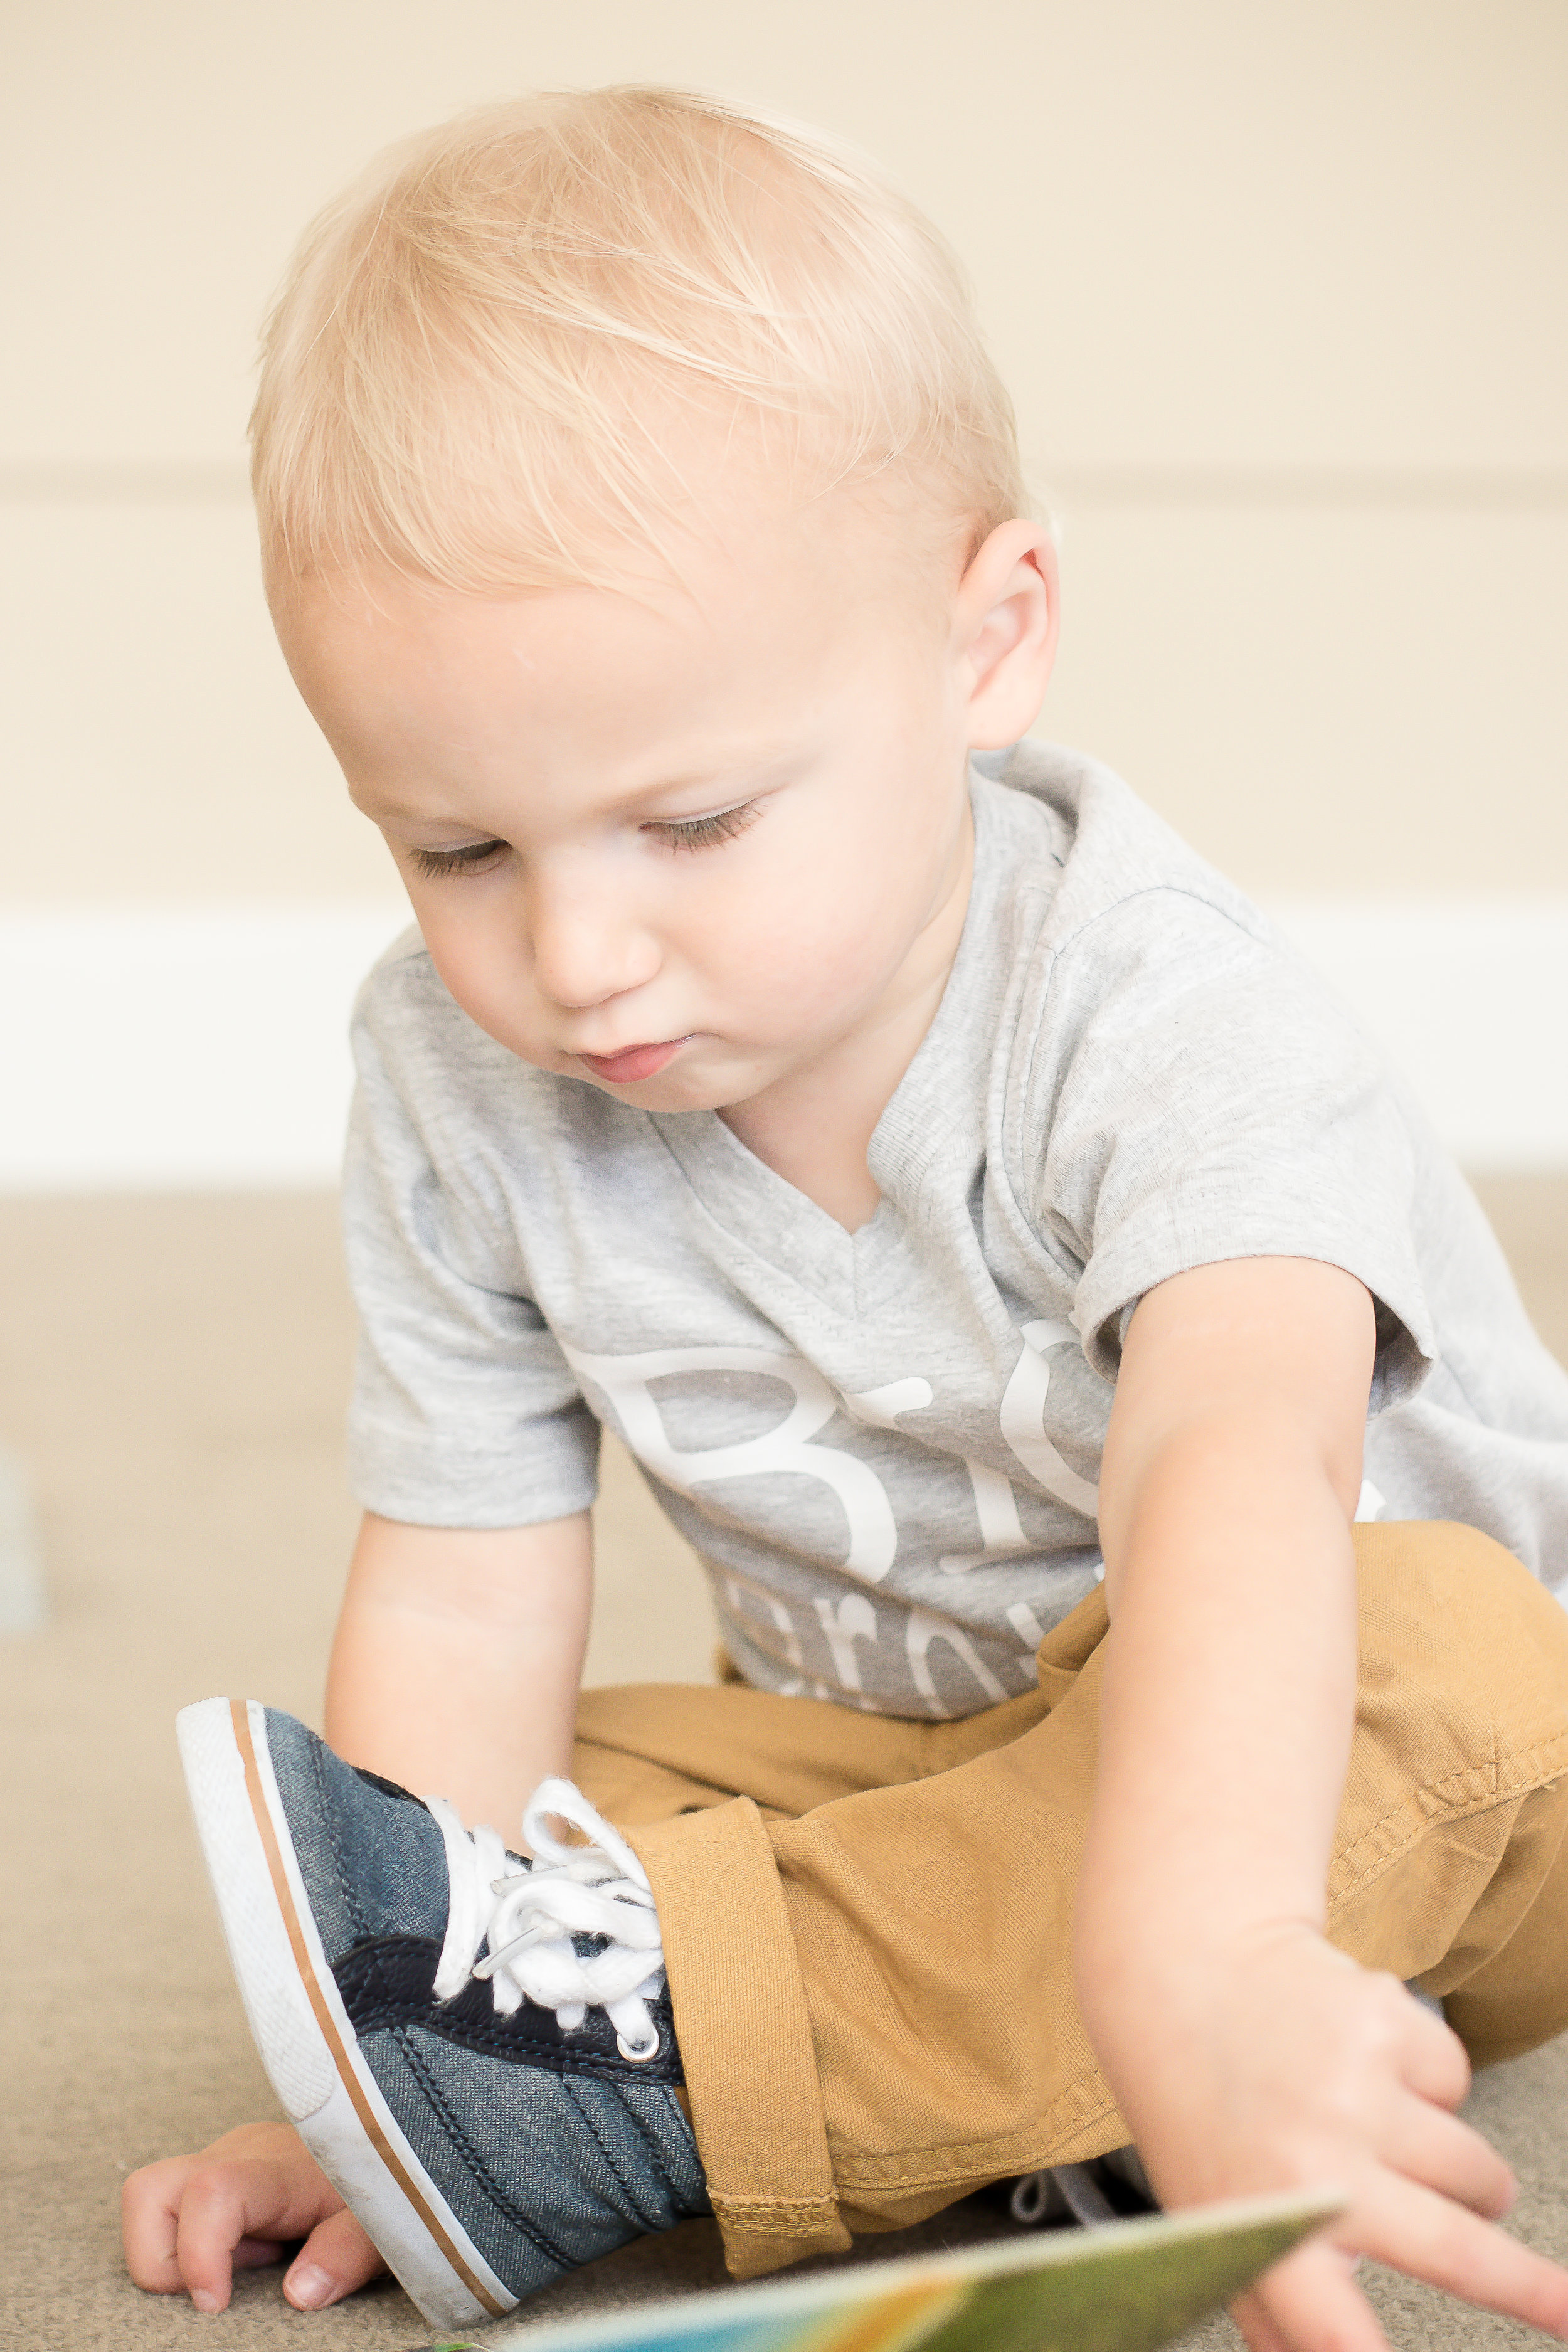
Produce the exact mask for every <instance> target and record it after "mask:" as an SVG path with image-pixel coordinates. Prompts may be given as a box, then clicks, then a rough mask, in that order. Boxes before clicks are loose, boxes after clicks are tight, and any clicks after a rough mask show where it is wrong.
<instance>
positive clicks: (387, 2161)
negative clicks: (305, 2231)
mask: <svg viewBox="0 0 1568 2352" xmlns="http://www.w3.org/2000/svg"><path fill="white" fill-rule="evenodd" d="M228 1706H229V1714H230V1716H231V1717H233V1720H234V1737H235V1741H236V1744H237V1747H238V1748H239V1753H240V1758H241V1760H242V1761H243V1763H244V1765H245V1786H246V1792H247V1795H248V1796H249V1799H250V1810H251V1811H252V1813H253V1814H254V1815H255V1817H256V1826H257V1828H258V1831H259V1832H260V1833H261V1846H262V1851H263V1853H265V1854H266V1856H267V1867H268V1870H269V1871H270V1872H271V1874H272V1891H273V1893H274V1895H276V1896H277V1897H278V1908H279V1911H281V1913H282V1914H283V1925H284V1926H285V1927H286V1928H287V1929H288V1931H289V1949H290V1950H291V1951H292V1953H293V1955H294V1965H295V1967H296V1968H297V1969H299V1971H300V1982H301V1983H302V1984H303V1986H304V1988H305V1991H306V1994H307V1995H308V1997H309V1999H310V2007H311V2009H312V2010H313V2011H315V2016H316V2022H317V2024H318V2025H319V2026H320V2027H321V2032H322V2035H323V2036H324V2038H325V2041H326V2044H327V2047H328V2049H329V2050H330V2051H331V2053H332V2063H333V2064H334V2065H335V2066H336V2068H337V2070H338V2078H339V2080H340V2081H341V2082H342V2086H343V2088H344V2090H345V2091H346V2092H347V2093H348V2095H349V2097H350V2098H351V2099H352V2100H353V2109H354V2113H355V2115H357V2116H358V2117H359V2119H360V2122H361V2123H362V2124H363V2126H364V2133H365V2137H366V2138H367V2139H368V2140H369V2141H370V2143H371V2146H372V2147H374V2150H375V2152H376V2154H377V2156H379V2157H380V2158H381V2160H382V2162H383V2164H384V2165H385V2167H386V2168H387V2170H388V2172H390V2173H391V2175H392V2177H393V2179H395V2181H396V2183H397V2185H398V2187H399V2188H400V2189H402V2191H403V2193H404V2195H405V2197H406V2198H407V2200H408V2202H409V2203H410V2205H412V2206H413V2208H414V2210H415V2211H416V2213H417V2214H418V2216H419V2218H420V2220H421V2221H423V2222H424V2224H425V2227H426V2229H427V2230H428V2231H429V2232H430V2235H431V2236H432V2237H433V2238H434V2239H435V2241H436V2243H437V2245H438V2246H439V2247H440V2249H441V2252H443V2253H444V2254H445V2255H446V2257H447V2261H448V2262H449V2263H451V2265H452V2268H453V2269H454V2270H455V2271H456V2272H457V2273H458V2277H459V2278H460V2279H461V2280H462V2282H463V2284H464V2285H465V2286H466V2287H467V2288H468V2293H469V2294H471V2295H472V2296H473V2297H474V2299H475V2301H476V2302H477V2303H479V2304H480V2305H483V2307H484V2309H485V2310H486V2311H488V2312H489V2315H490V2316H491V2317H492V2318H494V2319H504V2318H505V2316H506V2315H507V2313H508V2311H509V2310H510V2308H511V2306H510V2304H504V2303H498V2302H497V2301H496V2299H495V2297H494V2295H493V2294H491V2293H490V2291H489V2288H488V2287H487V2286H485V2285H484V2284H483V2283H482V2282H481V2281H480V2280H479V2279H477V2278H476V2277H475V2276H474V2273H473V2272H472V2271H471V2270H470V2269H469V2268H468V2263H466V2262H465V2261H464V2260H463V2257H462V2255H461V2254H460V2253H459V2252H458V2249H457V2247H456V2246H455V2245H454V2244H453V2243H452V2241H451V2239H450V2237H449V2236H448V2235H447V2231H446V2230H445V2229H444V2228H443V2227H442V2225H441V2222H440V2220H439V2219H438V2217H437V2215H436V2214H435V2213H433V2212H432V2211H431V2210H430V2206H429V2203H428V2201H427V2200H426V2197H425V2195H424V2193H423V2191H422V2190H421V2189H419V2187H418V2186H417V2184H416V2182H415V2181H414V2180H413V2179H410V2177H409V2173H408V2168H407V2167H406V2166H405V2163H404V2162H403V2159H402V2158H401V2157H400V2156H399V2155H398V2153H397V2151H396V2149H395V2147H393V2145H392V2143H391V2141H390V2140H389V2139H388V2138H387V2137H386V2134H385V2132H384V2130H383V2129H382V2126H381V2120H380V2117H379V2116H377V2115H376V2113H375V2110H374V2108H373V2107H372V2105H371V2104H370V2102H369V2100H368V2099H367V2098H366V2097H365V2095H364V2085H363V2083H362V2082H361V2081H360V2079H359V2076H358V2074H356V2073H355V2072H354V2066H353V2059H352V2058H351V2057H350V2056H349V2053H348V2052H347V2051H346V2050H345V2049H344V2048H343V2045H342V2040H341V2038H340V2036H339V2033H338V2028H337V2021H336V2019H335V2018H334V2017H333V2015H332V2013H331V2010H330V2009H329V2008H328V2007H327V2003H326V2000H325V1997H324V1995H323V1994H322V1991H321V1986H320V1985H319V1984H318V1983H317V1981H316V1971H315V1969H314V1968H313V1967H312V1966H311V1964H310V1952H309V1950H308V1948H307V1947H306V1943H305V1936H304V1931H303V1929H302V1928H301V1927H300V1918H299V1914H298V1913H297V1912H296V1910H295V1908H294V1896H293V1892H292V1890H291V1888H290V1887H289V1877H288V1873H287V1872H286V1871H285V1870H284V1867H283V1856H282V1853H281V1852H280V1851H279V1844H278V1832H277V1831H276V1830H275V1829H274V1827H273V1825H272V1814H271V1811H270V1810H269V1809H268V1802H267V1792H266V1790H264V1789H263V1788H262V1785H261V1771H260V1768H259V1766H258V1763H257V1760H256V1747H255V1743H254V1742H253V1740H252V1739H251V1737H250V1710H249V1708H248V1706H247V1703H246V1701H245V1700H244V1699H242V1698H234V1699H230V1701H229V1703H228Z"/></svg>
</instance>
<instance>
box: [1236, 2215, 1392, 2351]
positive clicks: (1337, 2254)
mask: <svg viewBox="0 0 1568 2352" xmlns="http://www.w3.org/2000/svg"><path fill="white" fill-rule="evenodd" d="M1252 2292H1253V2294H1254V2296H1255V2297H1256V2299H1257V2301H1258V2305H1259V2306H1260V2308H1261V2310H1262V2313H1263V2315H1264V2317H1265V2319H1266V2320H1267V2321H1268V2324H1269V2325H1270V2326H1272V2327H1273V2328H1274V2329H1275V2330H1276V2331H1277V2333H1278V2335H1279V2339H1280V2341H1281V2343H1282V2344H1283V2345H1284V2346H1285V2347H1286V2352H1388V2338H1387V2337H1386V2336H1384V2332H1383V2330H1382V2328H1381V2327H1380V2326H1378V2324H1377V2321H1376V2319H1375V2318H1374V2316H1373V2309H1372V2305H1370V2304H1369V2303H1368V2301H1367V2299H1366V2297H1365V2295H1364V2294H1363V2293H1362V2291H1361V2289H1360V2288H1359V2287H1358V2286H1357V2285H1356V2284H1355V2280H1354V2275H1353V2271H1352V2266H1351V2265H1350V2264H1348V2263H1346V2261H1345V2259H1344V2255H1343V2252H1342V2250H1341V2249H1340V2248H1339V2247H1337V2246H1331V2245H1325V2244H1323V2243H1322V2242H1321V2241H1320V2242H1318V2243H1316V2244H1313V2245H1307V2246H1299V2247H1298V2248H1297V2249H1296V2252H1294V2253H1293V2254H1288V2255H1287V2256H1286V2258H1285V2260H1284V2261H1283V2262H1282V2263H1275V2265H1274V2268H1273V2269H1272V2270H1271V2271H1266V2272H1265V2273H1264V2274H1263V2276H1262V2277H1261V2278H1260V2279H1259V2280H1258V2284H1257V2285H1256V2287H1254V2289H1253V2290H1252Z"/></svg>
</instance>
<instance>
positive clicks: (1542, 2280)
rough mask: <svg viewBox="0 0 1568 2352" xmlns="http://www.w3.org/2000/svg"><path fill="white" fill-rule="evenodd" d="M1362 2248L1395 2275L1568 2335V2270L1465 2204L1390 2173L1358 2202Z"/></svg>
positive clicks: (1358, 2236)
mask: <svg viewBox="0 0 1568 2352" xmlns="http://www.w3.org/2000/svg"><path fill="white" fill-rule="evenodd" d="M1357 2204H1358V2213H1357V2228H1356V2244H1357V2247H1358V2248H1359V2249H1360V2250H1361V2251H1362V2252H1365V2253H1369V2254H1372V2255H1373V2256H1375V2258H1376V2259H1377V2260H1378V2261H1379V2262H1381V2263H1388V2264H1389V2265H1390V2267H1391V2268H1392V2269H1394V2270H1400V2271H1405V2272H1407V2273H1408V2274H1409V2275H1410V2276H1411V2277H1412V2278H1418V2279H1425V2280H1426V2283H1427V2284H1428V2285H1430V2286H1440V2287H1442V2288H1443V2289H1444V2290H1445V2292H1446V2293H1447V2294H1457V2295H1460V2296H1462V2297H1463V2299H1464V2300H1465V2301H1466V2302H1467V2303H1475V2304H1479V2305H1481V2306H1482V2308H1483V2309H1484V2310H1487V2311H1496V2312H1500V2313H1501V2314H1502V2315H1503V2316H1504V2317H1505V2318H1509V2319H1520V2320H1522V2321H1523V2322H1524V2324H1525V2326H1528V2327H1539V2328H1543V2329H1544V2330H1545V2331H1546V2333H1547V2334H1548V2335H1552V2336H1562V2335H1564V2334H1568V2271H1563V2270H1560V2269H1559V2268H1558V2266H1557V2264H1556V2263H1549V2262H1548V2261H1547V2260H1546V2258H1545V2256H1544V2255H1543V2254H1537V2253H1532V2252H1531V2250H1530V2248H1529V2247H1528V2246H1521V2245H1520V2244H1519V2242H1517V2240H1515V2239H1513V2238H1510V2237H1508V2236H1506V2235H1505V2234H1504V2232H1503V2231H1501V2230H1499V2229H1495V2228H1493V2226H1492V2225H1491V2223H1490V2222H1489V2221H1479V2220H1478V2219H1477V2217H1476V2215H1475V2214H1473V2213H1469V2212H1467V2211H1466V2210H1465V2208H1464V2207H1463V2206H1462V2205H1456V2204H1454V2203H1452V2202H1451V2201H1450V2200H1449V2199H1447V2197H1439V2196H1438V2195H1437V2194H1436V2191H1435V2190H1433V2189H1423V2188H1421V2187H1420V2186H1419V2185H1418V2184H1417V2183H1416V2182H1415V2181H1412V2180H1400V2179H1396V2178H1395V2177H1394V2176H1393V2175H1392V2174H1388V2173H1384V2175H1383V2176H1382V2178H1381V2179H1380V2180H1379V2181H1377V2182H1376V2183H1375V2184H1374V2185H1373V2186H1372V2187H1371V2188H1370V2189H1369V2190H1368V2191H1367V2193H1366V2195H1365V2196H1363V2198H1361V2199H1358V2200H1357Z"/></svg>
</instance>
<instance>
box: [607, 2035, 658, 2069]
mask: <svg viewBox="0 0 1568 2352" xmlns="http://www.w3.org/2000/svg"><path fill="white" fill-rule="evenodd" d="M659 2048H660V2043H659V2032H658V2026H657V2025H656V2026H655V2027H654V2029H653V2040H652V2041H651V2042H647V2043H641V2042H628V2041H627V2040H626V2035H625V2034H624V2033H617V2034H616V2049H617V2050H618V2051H619V2052H620V2053H621V2056H622V2057H623V2058H624V2059H625V2060H626V2063H627V2064H628V2065H629V2066H646V2065H647V2063H648V2062H649V2060H650V2059H653V2058H657V2057H658V2053H659Z"/></svg>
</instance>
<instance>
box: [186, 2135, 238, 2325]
mask: <svg viewBox="0 0 1568 2352" xmlns="http://www.w3.org/2000/svg"><path fill="white" fill-rule="evenodd" d="M250 2235H251V2231H250V2230H249V2228H248V2227H247V2217H246V2211H245V2200H244V2197H243V2195H242V2193H241V2190H240V2188H239V2185H238V2183H237V2180H236V2179H235V2176H234V2173H233V2171H232V2169H231V2168H228V2167H226V2166H218V2167H216V2168H214V2169H212V2170H209V2171H198V2172H194V2173H193V2174H192V2175H191V2177H190V2179H189V2180H188V2181H187V2182H186V2184H185V2193H184V2197H183V2198H182V2199H181V2200H180V2210H179V2216H178V2220H177V2222H176V2237H175V2259H176V2261H177V2263H178V2264H179V2271H180V2277H181V2280H182V2282H183V2283H184V2287H185V2290H186V2292H187V2293H188V2294H189V2295H190V2298H191V2301H192V2302H193V2303H194V2304H195V2307H196V2309H197V2310H198V2311H226V2310H227V2309H228V2299H229V2296H230V2295H231V2294H232V2293H233V2291H234V2250H235V2248H236V2247H237V2246H239V2245H242V2244H243V2243H244V2242H245V2241H246V2240H247V2238H248V2237H249V2236H250Z"/></svg>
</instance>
